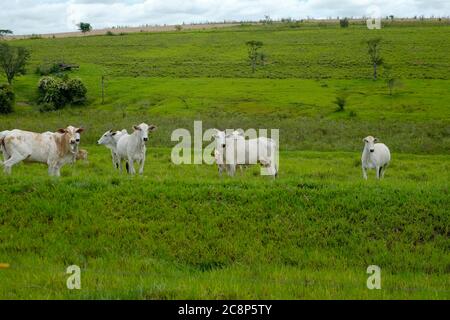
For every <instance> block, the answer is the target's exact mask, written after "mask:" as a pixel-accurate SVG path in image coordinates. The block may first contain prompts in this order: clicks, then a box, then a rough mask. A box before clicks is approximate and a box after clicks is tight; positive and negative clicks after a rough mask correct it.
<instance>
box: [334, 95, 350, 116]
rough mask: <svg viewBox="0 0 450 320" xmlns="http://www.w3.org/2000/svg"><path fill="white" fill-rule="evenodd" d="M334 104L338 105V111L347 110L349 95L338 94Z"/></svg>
mask: <svg viewBox="0 0 450 320" xmlns="http://www.w3.org/2000/svg"><path fill="white" fill-rule="evenodd" d="M334 104H336V105H337V108H336V112H341V111H344V110H345V105H346V104H347V97H346V96H344V95H341V96H337V97H336V100H334Z"/></svg>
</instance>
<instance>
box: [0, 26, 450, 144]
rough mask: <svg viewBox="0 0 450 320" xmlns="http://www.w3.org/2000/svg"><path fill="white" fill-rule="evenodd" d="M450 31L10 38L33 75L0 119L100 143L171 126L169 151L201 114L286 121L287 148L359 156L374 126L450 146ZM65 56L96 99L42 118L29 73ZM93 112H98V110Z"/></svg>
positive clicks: (215, 120)
mask: <svg viewBox="0 0 450 320" xmlns="http://www.w3.org/2000/svg"><path fill="white" fill-rule="evenodd" d="M377 36H380V37H382V39H383V43H382V49H381V50H382V56H383V57H384V59H385V61H386V62H387V63H389V64H390V65H392V70H393V73H394V74H395V76H396V78H398V79H399V80H400V85H399V86H398V87H397V88H395V89H394V93H393V95H389V90H388V88H387V85H386V83H385V75H384V71H383V68H380V70H379V71H380V74H381V76H380V79H379V80H378V81H373V80H371V76H372V69H371V68H372V67H371V64H370V63H369V58H368V55H367V48H366V45H365V43H364V40H365V39H368V38H371V37H377ZM449 38H450V26H445V25H443V26H427V27H417V26H416V27H390V28H384V29H381V30H368V29H366V28H363V27H362V26H351V27H350V28H348V29H341V28H337V27H330V26H327V27H303V28H302V27H300V28H292V27H290V26H283V25H274V26H258V27H255V26H242V27H235V28H229V29H222V30H209V31H182V32H167V33H154V34H152V33H138V34H129V35H124V36H91V37H83V38H63V39H35V40H20V41H13V42H11V43H13V44H15V45H20V46H25V47H27V48H29V49H30V50H31V51H32V61H31V63H30V66H29V68H28V69H29V71H30V72H29V74H28V75H26V76H24V77H21V78H18V79H17V81H16V83H15V88H16V92H17V95H18V106H17V108H16V109H17V113H16V114H14V115H11V116H8V117H2V118H1V119H0V125H1V127H2V128H3V127H5V128H9V127H21V128H26V129H30V130H48V129H51V130H53V128H56V127H59V126H64V125H66V124H67V123H68V122H70V123H74V124H77V125H83V126H85V127H86V128H87V129H88V130H87V132H86V135H85V139H87V140H85V141H86V142H88V143H93V142H94V141H95V140H96V139H97V138H98V136H99V135H101V134H102V133H103V132H104V131H106V130H107V129H110V128H111V127H114V128H117V127H120V128H122V127H127V128H129V127H130V126H131V123H132V122H133V121H140V120H144V119H149V120H148V121H150V122H152V121H153V122H159V123H161V124H163V126H160V127H161V128H162V129H163V130H166V131H163V134H162V135H161V136H160V138H156V141H155V143H156V145H157V146H166V147H168V146H170V145H171V143H170V141H169V140H168V137H169V136H170V135H168V134H167V133H168V132H172V131H173V129H175V128H178V127H186V126H191V125H192V122H193V121H192V120H193V119H198V120H203V121H205V122H206V125H211V126H216V127H221V128H225V127H233V128H239V127H257V126H258V127H271V128H272V127H277V128H280V129H281V130H282V131H283V134H282V135H281V145H282V147H283V148H284V149H305V148H306V149H308V150H345V151H355V150H357V149H359V148H360V140H361V137H362V136H365V135H367V134H369V133H370V134H373V135H377V136H379V138H381V139H383V140H384V141H385V142H386V143H389V144H390V145H392V146H393V147H394V148H395V150H398V151H400V152H409V153H430V152H431V153H446V152H447V151H448V150H449V149H450V139H449V136H450V132H449V126H448V124H449V119H450V108H448V105H449V103H450V94H449V91H448V88H449V80H448V79H449V70H450V65H449V64H450V61H449V59H448V58H447V52H448V50H449V48H448V46H449V43H450V42H449V41H445V39H449ZM252 39H256V40H261V41H263V42H264V44H265V45H264V47H263V51H264V53H265V54H266V55H267V56H268V60H267V64H266V65H265V66H264V67H260V68H258V69H257V71H256V73H255V74H252V73H251V68H250V67H249V65H248V62H247V60H246V59H247V51H246V50H247V49H246V46H245V42H246V41H248V40H252ZM60 60H64V61H66V62H68V63H77V64H79V65H80V70H79V71H74V72H72V73H71V75H72V76H74V77H80V78H81V79H82V80H83V81H84V82H85V83H86V84H87V87H88V98H89V103H88V105H87V106H86V107H80V108H73V109H72V110H64V111H62V112H58V113H54V114H40V113H39V112H38V111H37V109H38V108H37V107H36V106H35V103H36V86H37V81H38V79H39V77H38V76H37V75H35V74H34V73H33V72H34V70H35V69H36V68H37V67H38V66H39V65H40V64H42V63H46V62H47V63H48V62H52V61H60ZM102 75H105V76H106V89H105V92H106V98H105V104H102V103H101V85H100V83H101V77H102ZM338 95H346V96H347V97H348V98H347V101H348V102H347V106H346V107H345V111H344V112H336V105H335V104H334V103H333V101H334V100H335V99H336V97H337V96H338ZM97 113H101V114H102V116H101V117H97V116H95V115H94V116H92V115H93V114H97ZM167 119H170V120H167ZM174 119H175V120H174ZM105 120H106V121H105ZM405 139H407V140H408V143H405Z"/></svg>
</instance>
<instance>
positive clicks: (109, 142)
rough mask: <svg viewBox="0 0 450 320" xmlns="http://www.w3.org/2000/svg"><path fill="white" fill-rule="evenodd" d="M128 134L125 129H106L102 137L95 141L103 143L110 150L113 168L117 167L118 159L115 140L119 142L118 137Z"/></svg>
mask: <svg viewBox="0 0 450 320" xmlns="http://www.w3.org/2000/svg"><path fill="white" fill-rule="evenodd" d="M124 134H128V132H127V130H125V129H123V130H122V131H112V130H109V131H106V132H105V133H104V134H103V135H102V137H101V138H100V139H99V140H98V141H97V144H99V145H104V146H105V147H107V148H108V149H110V150H111V158H112V163H113V167H114V168H115V169H119V165H120V159H119V156H118V155H117V142H119V140H120V138H121V137H122V136H123V135H124Z"/></svg>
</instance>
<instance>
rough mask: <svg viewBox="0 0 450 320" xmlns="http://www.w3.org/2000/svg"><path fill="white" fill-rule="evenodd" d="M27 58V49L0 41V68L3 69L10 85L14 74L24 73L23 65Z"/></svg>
mask: <svg viewBox="0 0 450 320" xmlns="http://www.w3.org/2000/svg"><path fill="white" fill-rule="evenodd" d="M29 58H30V53H29V52H28V50H27V49H25V48H22V47H11V46H10V45H8V44H6V43H0V68H2V69H3V71H4V73H5V76H6V79H7V80H8V83H9V84H10V85H11V84H12V81H13V79H14V77H15V76H19V75H23V74H25V65H26V63H27V61H28V59H29Z"/></svg>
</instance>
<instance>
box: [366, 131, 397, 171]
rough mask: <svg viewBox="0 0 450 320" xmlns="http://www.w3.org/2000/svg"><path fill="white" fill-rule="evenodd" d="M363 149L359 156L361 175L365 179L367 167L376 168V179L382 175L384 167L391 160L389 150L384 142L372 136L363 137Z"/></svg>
mask: <svg viewBox="0 0 450 320" xmlns="http://www.w3.org/2000/svg"><path fill="white" fill-rule="evenodd" d="M363 141H364V150H363V153H362V156H361V163H362V171H363V177H364V179H366V180H367V172H366V170H367V169H376V170H377V179H381V178H383V177H384V172H385V171H386V167H387V166H388V165H389V162H390V161H391V152H390V151H389V148H388V147H387V146H386V145H385V144H384V143H376V142H378V139H377V138H374V137H372V136H368V137H365V138H364V139H363Z"/></svg>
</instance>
